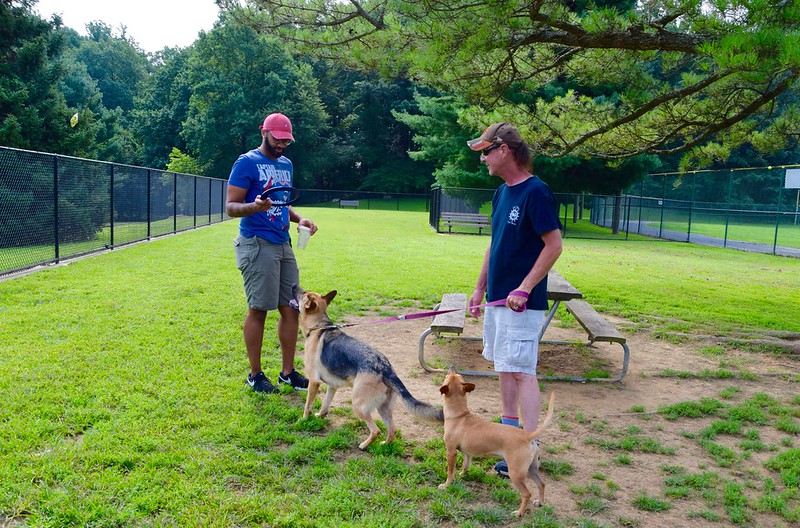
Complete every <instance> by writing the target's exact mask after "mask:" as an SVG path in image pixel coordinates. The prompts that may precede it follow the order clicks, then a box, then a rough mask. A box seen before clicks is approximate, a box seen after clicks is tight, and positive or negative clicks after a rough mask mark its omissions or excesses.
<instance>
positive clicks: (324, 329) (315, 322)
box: [292, 285, 444, 450]
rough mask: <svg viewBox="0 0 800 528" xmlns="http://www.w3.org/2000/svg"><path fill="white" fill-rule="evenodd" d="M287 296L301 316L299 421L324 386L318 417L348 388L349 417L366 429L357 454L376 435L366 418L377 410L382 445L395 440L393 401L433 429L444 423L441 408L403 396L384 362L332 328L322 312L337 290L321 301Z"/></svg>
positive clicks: (298, 292)
mask: <svg viewBox="0 0 800 528" xmlns="http://www.w3.org/2000/svg"><path fill="white" fill-rule="evenodd" d="M292 293H293V294H294V297H295V301H296V302H297V305H298V308H299V310H300V329H301V330H302V331H303V335H304V336H305V338H306V341H305V358H304V359H305V374H306V376H308V395H307V396H306V405H305V409H304V410H303V418H308V416H309V414H311V409H312V407H313V406H314V399H315V398H316V397H317V392H318V391H319V386H320V384H322V383H327V384H328V392H327V393H326V394H325V401H324V402H323V403H322V407H321V408H320V410H319V412H318V413H317V416H325V415H326V414H328V411H329V410H330V408H331V402H332V401H333V395H334V394H335V393H336V391H337V390H338V389H340V388H342V387H352V388H353V412H355V413H356V416H358V417H359V418H361V419H362V420H364V421H365V422H366V423H367V427H368V428H369V436H368V437H367V439H366V440H364V441H363V442H361V444H360V445H359V446H358V447H359V448H360V449H362V450H364V449H366V448H367V446H369V445H370V444H371V443H372V442H373V441H374V440H375V439H376V438H377V437H378V434H379V433H380V429H379V428H378V426H377V425H376V424H375V420H373V419H372V416H371V415H372V411H374V410H376V409H377V410H378V414H379V415H380V417H381V419H382V420H383V423H384V424H386V442H391V441H392V440H394V437H395V434H396V433H397V429H396V428H395V425H394V422H393V421H392V409H393V407H394V403H395V400H396V398H397V396H398V395H399V396H400V398H402V400H403V403H405V404H406V407H408V410H410V411H411V412H412V413H413V414H415V415H416V416H418V417H420V418H423V419H425V420H428V421H432V422H438V423H441V422H442V421H443V420H444V417H443V415H442V409H441V408H439V407H434V406H432V405H430V404H427V403H424V402H421V401H419V400H417V399H416V398H414V397H413V396H412V395H411V393H409V392H408V389H406V387H405V385H403V382H402V381H400V378H399V377H397V374H396V373H395V371H394V369H393V368H392V365H391V363H389V360H388V359H387V358H386V356H384V355H383V354H381V353H380V352H379V351H377V350H376V349H374V348H372V347H371V346H369V345H368V344H366V343H364V342H363V341H359V340H358V339H356V338H354V337H350V336H348V335H347V334H345V333H344V332H342V331H341V330H340V329H339V328H338V327H337V326H335V325H334V324H333V322H332V321H331V320H330V318H329V317H328V314H327V312H326V310H327V308H328V304H329V303H330V302H331V301H332V300H333V298H334V297H336V290H334V291H331V292H328V293H327V294H325V295H324V296H322V295H320V294H318V293H314V292H307V291H304V290H303V289H302V288H301V287H300V286H298V285H295V286H294V287H293V289H292Z"/></svg>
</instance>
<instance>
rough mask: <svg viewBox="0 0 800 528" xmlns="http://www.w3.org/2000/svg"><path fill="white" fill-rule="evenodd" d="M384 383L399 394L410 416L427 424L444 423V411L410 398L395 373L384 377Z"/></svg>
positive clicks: (409, 394)
mask: <svg viewBox="0 0 800 528" xmlns="http://www.w3.org/2000/svg"><path fill="white" fill-rule="evenodd" d="M386 382H387V383H388V384H389V385H390V386H391V387H392V388H393V389H395V390H396V391H397V392H398V393H399V394H400V397H401V398H402V399H403V403H404V404H405V405H406V407H408V410H409V411H411V413H412V414H414V415H415V416H417V417H418V418H422V419H423V420H428V421H429V422H444V410H443V409H442V408H441V407H438V406H434V405H431V404H429V403H425V402H421V401H419V400H418V399H416V398H415V397H414V396H412V395H411V393H410V392H408V389H407V388H406V386H405V385H403V382H402V380H401V379H400V378H399V377H398V376H397V373H395V372H392V373H391V374H389V375H388V376H387V377H386Z"/></svg>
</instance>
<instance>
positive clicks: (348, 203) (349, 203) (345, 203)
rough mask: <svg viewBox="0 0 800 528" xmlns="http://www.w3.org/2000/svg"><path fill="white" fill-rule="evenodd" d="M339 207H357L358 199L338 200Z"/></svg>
mask: <svg viewBox="0 0 800 528" xmlns="http://www.w3.org/2000/svg"><path fill="white" fill-rule="evenodd" d="M339 207H355V208H356V209H358V200H339Z"/></svg>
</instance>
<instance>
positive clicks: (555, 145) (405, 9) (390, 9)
mask: <svg viewBox="0 0 800 528" xmlns="http://www.w3.org/2000/svg"><path fill="white" fill-rule="evenodd" d="M217 3H218V4H219V5H220V6H221V7H223V8H224V9H226V10H229V11H231V12H234V13H236V16H237V17H238V18H239V19H241V20H246V21H248V23H250V24H252V25H253V26H254V27H257V28H259V29H260V30H261V31H265V32H269V33H271V34H275V35H280V36H281V37H282V38H284V39H285V40H287V41H291V42H293V43H294V44H295V45H296V46H305V47H304V48H303V49H305V50H308V51H310V52H314V53H316V54H318V55H323V56H329V57H336V58H337V59H338V60H341V61H345V62H346V63H349V64H357V65H359V66H360V67H366V68H370V69H375V70H378V71H381V72H383V73H385V74H387V75H406V76H408V77H410V78H411V79H414V80H415V81H419V82H421V83H424V84H427V85H431V86H435V87H438V88H440V89H442V90H445V91H447V92H450V93H456V94H460V95H463V96H464V97H466V98H467V100H468V101H469V102H470V103H471V104H472V105H473V106H472V107H471V109H470V110H469V111H467V112H464V113H463V114H462V115H461V122H462V123H464V124H467V125H469V126H470V127H472V128H478V127H479V125H480V124H482V123H485V122H486V121H487V119H486V117H487V115H498V116H502V117H503V118H505V119H507V120H509V121H512V122H515V123H516V124H518V125H519V126H520V129H521V131H522V133H523V135H524V136H525V137H526V138H527V139H529V141H530V142H531V144H532V145H533V146H534V149H535V150H536V151H537V152H538V153H540V154H545V155H548V156H565V155H568V154H573V155H578V156H581V157H586V158H588V157H600V158H607V159H621V158H628V157H633V156H638V155H641V154H644V153H650V154H657V155H668V154H676V153H683V154H684V165H685V166H688V165H689V164H705V163H709V162H712V161H714V160H716V159H718V158H720V157H721V156H724V155H725V153H727V152H729V150H730V149H731V148H735V147H737V146H738V145H741V144H743V143H745V142H747V141H748V140H749V139H750V138H751V137H753V132H754V131H758V132H759V134H762V135H764V136H766V137H768V138H769V141H763V144H764V145H767V144H769V145H770V148H776V146H779V145H780V144H781V141H784V140H785V138H786V137H787V136H788V137H794V136H796V135H797V133H798V130H800V112H798V108H797V106H796V105H795V104H793V102H792V103H788V102H785V101H784V100H783V99H784V96H785V95H786V94H787V93H788V92H789V91H790V90H791V89H792V86H793V83H794V82H795V81H796V80H797V79H798V76H800V28H799V27H798V26H799V24H800V7H798V6H797V5H796V3H795V2H787V1H782V2H779V1H778V0H716V1H713V2H708V1H704V0H648V1H644V2H638V3H635V4H634V3H633V2H597V3H596V4H595V5H591V4H587V2H585V1H580V2H576V1H574V0H532V1H522V0H517V1H487V2H473V1H464V0H349V1H341V2H327V1H325V2H320V1H316V0H308V1H304V0H247V1H246V2H243V4H244V5H245V7H240V4H242V2H240V1H239V0H218V1H217ZM390 57H391V60H389V59H388V58H390ZM563 81H570V82H572V83H573V84H574V86H575V88H572V89H569V90H567V91H566V92H565V93H563V94H560V93H556V94H555V95H554V96H553V97H552V98H546V97H539V98H537V99H536V101H535V102H534V103H533V104H515V103H514V102H513V101H512V100H510V99H508V95H509V94H510V93H514V92H516V93H534V92H536V91H537V90H540V89H542V87H547V86H550V85H555V84H558V83H562V82H563ZM594 87H602V88H603V89H602V90H601V91H600V95H594V94H593V88H594ZM609 88H613V90H609Z"/></svg>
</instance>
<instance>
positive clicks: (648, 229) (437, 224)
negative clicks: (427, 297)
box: [430, 169, 800, 257]
mask: <svg viewBox="0 0 800 528" xmlns="http://www.w3.org/2000/svg"><path fill="white" fill-rule="evenodd" d="M770 171H771V172H770ZM765 172H766V173H767V176H768V178H764V179H763V180H762V182H761V185H756V188H757V189H758V192H757V193H754V192H748V193H747V194H746V195H744V194H743V193H742V191H743V189H742V187H743V186H744V185H743V184H742V183H741V182H739V183H734V182H733V181H732V180H733V179H735V176H730V175H726V176H725V178H726V181H725V182H724V183H725V185H721V182H717V181H715V180H713V179H710V178H708V179H705V180H704V181H703V182H702V184H700V183H698V182H697V176H694V177H691V175H689V176H687V175H683V176H682V177H679V176H678V175H669V176H663V175H657V176H655V175H654V176H651V177H650V178H648V179H647V180H646V181H645V182H642V183H641V184H639V185H638V189H637V188H634V189H632V190H631V191H632V192H630V193H628V194H624V195H619V196H608V195H590V194H575V193H555V197H556V200H557V201H558V204H559V216H560V217H561V222H562V224H563V226H564V229H563V236H564V237H565V238H599V239H617V240H618V239H623V240H628V239H632V238H635V239H637V240H678V241H685V242H693V243H698V244H704V245H713V246H719V247H728V248H734V249H742V250H747V251H755V252H761V253H771V254H773V255H784V256H794V257H800V225H798V224H800V218H798V209H800V202H796V201H795V190H793V189H788V190H787V189H785V188H783V183H782V181H783V178H784V174H785V173H784V172H782V171H777V170H775V169H765ZM750 185H753V184H752V183H751V184H750ZM737 186H739V188H740V189H739V191H740V192H739V193H738V194H737V193H736V192H735V190H736V189H737ZM720 187H722V188H724V189H727V190H728V193H727V194H725V193H724V192H721V191H720V190H719V188H720ZM706 188H708V189H716V190H715V191H714V193H710V192H706ZM634 191H639V193H638V195H637V194H634V193H633V192H634ZM656 191H657V192H656ZM770 191H771V192H770ZM647 193H653V194H654V195H653V194H651V195H648V194H647ZM493 194H494V191H493V190H487V189H465V188H452V187H438V188H435V189H434V190H433V192H432V194H431V212H430V225H431V227H433V228H434V229H436V230H437V231H438V232H444V233H469V234H484V235H488V234H491V228H487V227H486V225H485V222H486V221H487V220H488V219H489V218H490V217H491V212H492V211H491V209H492V207H491V200H492V195H493ZM699 196H702V199H699ZM719 200H723V201H719ZM735 200H737V201H735ZM757 200H770V201H768V202H761V201H757Z"/></svg>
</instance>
